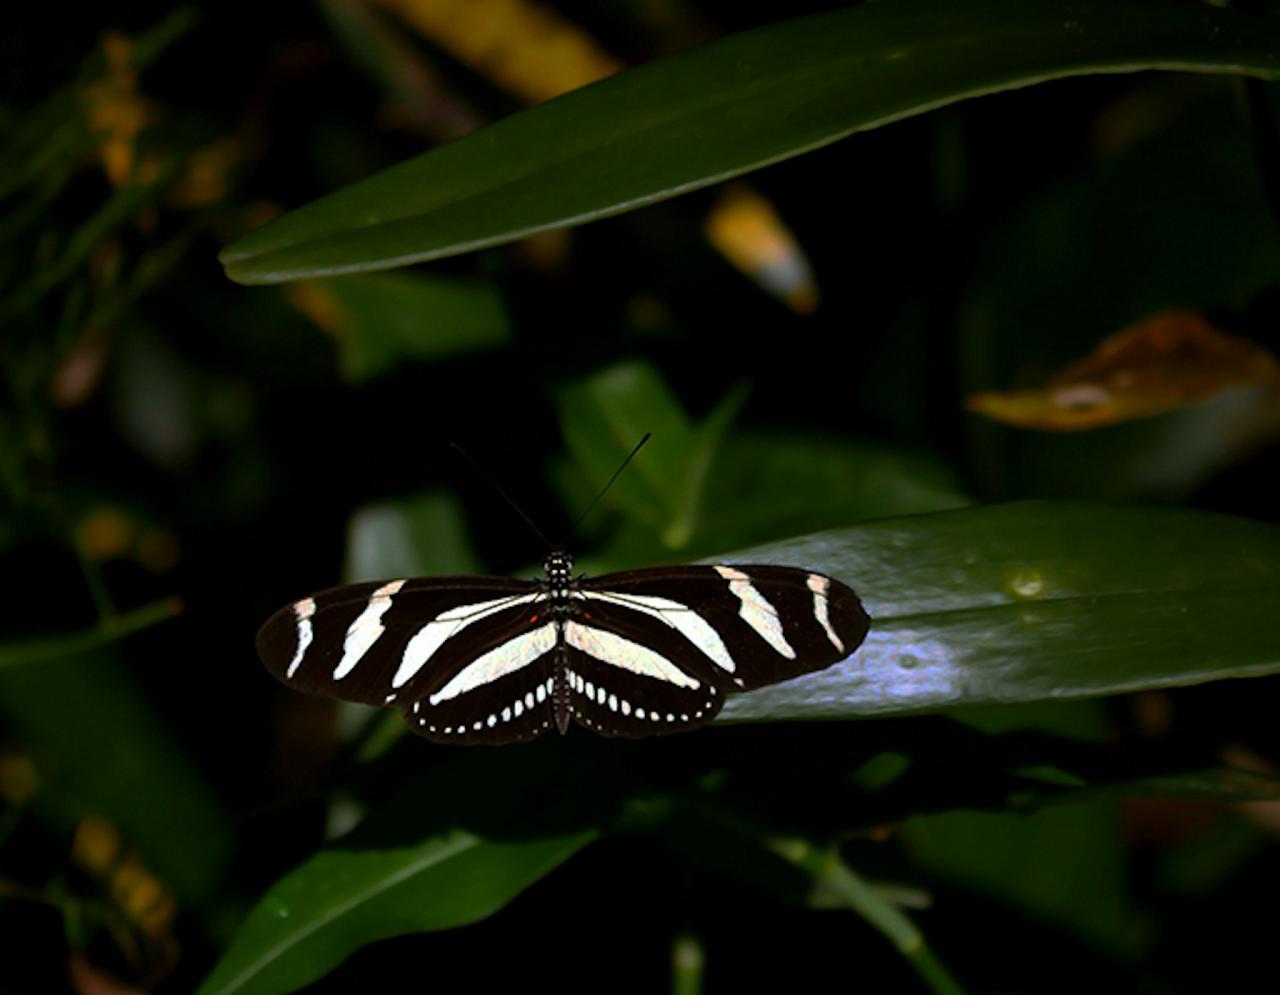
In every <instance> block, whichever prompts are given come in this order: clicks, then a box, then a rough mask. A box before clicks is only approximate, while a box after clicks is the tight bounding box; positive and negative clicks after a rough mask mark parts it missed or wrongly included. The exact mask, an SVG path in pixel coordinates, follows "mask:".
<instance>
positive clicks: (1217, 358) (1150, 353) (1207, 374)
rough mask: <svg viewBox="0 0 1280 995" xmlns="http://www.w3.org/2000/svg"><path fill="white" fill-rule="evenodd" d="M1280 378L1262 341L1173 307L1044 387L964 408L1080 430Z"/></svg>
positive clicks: (1009, 420)
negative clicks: (1240, 334) (1251, 339)
mask: <svg viewBox="0 0 1280 995" xmlns="http://www.w3.org/2000/svg"><path fill="white" fill-rule="evenodd" d="M1278 382H1280V365H1278V364H1277V362H1276V359H1275V357H1274V356H1272V355H1271V353H1269V352H1267V351H1266V350H1265V349H1263V348H1261V347H1260V346H1258V345H1257V344H1256V343H1254V342H1251V341H1250V340H1249V339H1245V338H1241V337H1240V336H1238V335H1228V334H1227V333H1225V332H1222V331H1219V330H1218V329H1217V328H1215V327H1214V326H1213V325H1211V324H1210V323H1209V322H1208V321H1207V320H1206V319H1205V318H1204V317H1203V316H1202V315H1199V314H1196V313H1195V312H1192V311H1166V312H1164V313H1163V314H1159V315H1156V316H1155V317H1153V318H1149V319H1147V320H1145V321H1140V322H1138V323H1137V324H1133V325H1130V326H1129V327H1127V328H1125V329H1122V330H1121V331H1119V332H1117V333H1116V334H1115V335H1112V336H1111V337H1110V338H1108V339H1106V340H1104V341H1103V342H1102V344H1101V345H1099V346H1098V348H1097V349H1095V350H1094V351H1093V353H1091V354H1090V355H1089V356H1086V357H1085V358H1084V359H1081V360H1079V361H1078V362H1075V363H1073V364H1071V365H1070V366H1068V367H1067V368H1066V369H1064V370H1062V371H1061V372H1060V373H1058V374H1057V375H1055V376H1053V377H1052V378H1050V380H1049V381H1048V382H1047V383H1046V384H1045V385H1044V386H1043V387H1037V388H1034V389H1031V390H1011V391H993V392H989V393H985V394H973V395H971V396H970V397H969V398H968V400H967V402H966V405H965V406H966V407H967V408H968V409H969V410H970V411H976V412H978V413H979V414H982V415H985V416H986V417H988V418H991V419H993V420H995V421H998V422H1001V423H1003V424H1005V425H1014V426H1017V427H1019V428H1033V429H1039V430H1041V431H1047V432H1076V431H1082V430H1084V429H1090V428H1100V427H1102V426H1104V425H1114V424H1116V423H1117V422H1122V421H1127V420H1129V419H1131V418H1144V417H1147V416H1149V415H1155V414H1159V413H1160V412H1163V411H1172V410H1174V409H1177V408H1183V407H1188V406H1190V405H1193V404H1198V403H1200V402H1201V401H1204V400H1207V399H1208V398H1210V397H1212V396H1213V395H1215V394H1217V393H1219V392H1221V391H1224V390H1228V389H1230V388H1232V387H1244V386H1251V385H1260V384H1275V383H1278Z"/></svg>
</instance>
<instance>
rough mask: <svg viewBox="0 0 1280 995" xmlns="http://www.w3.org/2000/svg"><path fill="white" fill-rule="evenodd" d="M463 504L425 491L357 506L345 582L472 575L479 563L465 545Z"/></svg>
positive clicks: (348, 539) (353, 520)
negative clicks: (441, 575)
mask: <svg viewBox="0 0 1280 995" xmlns="http://www.w3.org/2000/svg"><path fill="white" fill-rule="evenodd" d="M466 535H467V527H466V519H465V517H464V516H463V514H462V506H461V504H459V502H458V500H457V499H456V498H455V497H453V496H452V495H450V494H446V493H443V492H430V493H426V494H419V495H416V496H414V497H409V498H400V499H398V500H395V501H385V502H380V503H378V504H368V505H365V506H364V507H362V508H359V509H358V510H357V511H356V512H355V514H353V515H352V516H351V522H350V524H349V525H348V527H347V562H346V566H345V567H344V569H343V572H342V576H343V578H344V580H345V581H346V582H347V583H354V582H355V581H360V580H385V579H386V578H388V577H423V576H429V575H432V574H473V573H477V572H478V571H479V568H480V559H479V557H478V556H477V555H476V552H475V550H473V549H472V548H471V545H470V544H469V543H468V542H467V539H466Z"/></svg>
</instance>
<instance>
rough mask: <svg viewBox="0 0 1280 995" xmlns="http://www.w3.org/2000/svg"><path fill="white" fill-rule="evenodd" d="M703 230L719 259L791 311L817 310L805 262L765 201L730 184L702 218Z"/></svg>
mask: <svg viewBox="0 0 1280 995" xmlns="http://www.w3.org/2000/svg"><path fill="white" fill-rule="evenodd" d="M705 228H706V233H707V240H708V241H709V242H710V243H711V244H712V245H713V246H715V247H716V249H717V250H719V252H720V253H721V255H723V256H724V257H725V258H726V259H727V260H729V262H730V263H732V264H733V265H734V266H735V267H737V269H738V270H740V271H741V272H742V273H744V274H746V275H747V276H749V277H751V279H753V280H755V281H756V283H758V284H760V285H761V286H762V287H764V288H765V289H766V290H767V291H769V292H770V293H771V294H773V295H774V296H775V297H777V298H779V299H780V300H782V301H784V302H785V303H786V305H787V307H789V308H790V309H791V310H792V311H795V312H796V313H797V314H811V313H813V312H814V311H816V310H817V308H818V286H817V284H816V283H815V282H814V278H813V271H812V270H811V269H810V267H809V261H808V259H807V258H806V257H805V254H804V252H803V251H802V250H801V248H800V244H799V242H797V241H796V238H795V236H794V235H793V234H792V233H791V229H790V228H788V227H787V226H786V224H785V223H784V222H783V220H782V219H781V218H780V217H778V212H777V211H776V210H775V209H774V206H773V204H772V203H771V202H770V201H769V200H768V199H766V198H765V197H763V196H761V195H760V194H759V193H757V192H756V191H755V190H754V189H752V188H751V187H749V186H747V185H746V184H743V183H735V184H734V185H733V186H730V187H727V188H726V189H725V191H724V193H723V195H722V196H721V199H720V202H719V203H718V204H717V205H716V206H715V207H714V208H713V209H712V211H711V213H710V214H708V215H707V220H706V223H705Z"/></svg>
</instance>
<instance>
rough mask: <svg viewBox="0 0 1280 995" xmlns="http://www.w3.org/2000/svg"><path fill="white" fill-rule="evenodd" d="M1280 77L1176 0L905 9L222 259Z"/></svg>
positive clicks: (367, 243)
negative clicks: (994, 109) (999, 113)
mask: <svg viewBox="0 0 1280 995" xmlns="http://www.w3.org/2000/svg"><path fill="white" fill-rule="evenodd" d="M1143 69H1182V70H1191V71H1197V72H1226V73H1247V74H1252V75H1257V76H1261V77H1264V78H1273V77H1275V76H1277V75H1280V19H1277V18H1275V17H1270V16H1264V15H1261V14H1256V13H1252V12H1247V11H1244V10H1239V9H1220V8H1215V7H1212V6H1210V5H1208V4H1203V3H1184V2H1170V0H1130V2H1126V3H1123V4H1118V3H1115V2H1114V0H1038V2H1035V3H1028V2H1026V0H970V2H966V3H960V2H957V0H896V2H892V3H889V2H886V3H871V4H866V5H862V6H858V7H855V8H852V9H846V10H839V11H834V12H832V13H827V14H821V15H818V16H813V17H806V18H801V19H798V20H793V21H784V22H781V23H778V24H774V25H770V26H768V27H766V28H762V29H758V30H755V31H750V32H746V33H743V34H738V35H734V36H730V37H728V38H724V39H721V40H719V41H716V42H712V43H710V44H707V45H703V46H700V47H698V48H695V49H691V50H689V51H687V52H683V53H680V54H678V55H675V56H672V57H670V58H665V59H660V60H657V61H655V62H653V63H650V64H648V65H645V66H641V67H639V68H637V69H634V70H631V71H629V72H626V73H622V74H621V75H619V76H616V77H613V78H611V79H607V80H604V81H602V82H600V83H597V84H595V85H593V86H589V87H585V88H583V89H581V90H578V91H575V92H573V93H570V94H568V95H566V96H564V97H562V98H560V99H557V100H553V101H550V102H549V103H546V104H543V105H541V106H539V107H535V108H532V109H530V110H528V111H525V112H523V113H520V114H515V115H513V116H511V117H509V118H506V119H505V120H503V121H500V122H498V123H497V124H494V125H492V126H490V127H488V128H485V129H483V130H481V131H479V132H476V133H475V134H473V135H469V136H467V137H465V138H463V139H461V140H459V141H457V142H454V143H452V144H450V145H447V146H444V147H443V148H440V149H437V150H435V151H433V152H430V153H428V154H426V155H423V156H420V157H418V158H415V159H412V160H409V161H407V162H405V163H402V164H400V165H399V166H396V167H393V168H392V169H389V170H387V171H385V172H383V173H380V174H378V175H376V176H374V177H371V178H370V179H368V180H366V181H364V182H361V183H358V184H356V185H354V186H352V187H349V188H347V189H345V190H342V191H339V192H337V193H335V194H332V195H330V196H328V197H325V198H323V199H321V200H319V201H317V202H315V203H314V204H311V205H308V206H307V207H304V208H302V209H300V210H297V211H295V212H293V213H292V214H289V215H286V216H285V217H283V218H281V219H279V220H277V221H275V222H273V223H272V224H270V225H268V226H266V227H264V228H263V229H261V230H259V231H257V232H254V233H253V234H251V235H249V236H247V237H246V238H243V239H241V240H240V241H239V242H237V243H236V244H235V245H233V246H231V247H229V248H228V249H227V250H226V251H225V252H224V253H223V255H222V261H223V263H224V264H225V266H226V267H227V273H228V275H229V276H230V277H231V278H232V279H234V280H238V281H241V282H243V283H273V282H279V281H284V280H292V279H298V278H300V277H305V276H316V275H322V274H332V273H345V272H355V271H361V270H373V269H382V268H387V267H390V266H400V265H406V264H408V263H413V262H421V261H424V260H427V259H435V258H439V257H441V256H447V255H453V254H456V253H460V252H467V251H470V250H473V249H478V248H482V247H484V246H489V245H497V244H500V243H503V242H508V241H511V240H513V239H517V238H520V237H523V236H525V235H529V234H531V233H533V232H537V231H543V230H546V229H549V228H557V227H563V226H565V225H572V224H581V223H582V222H585V221H590V220H592V219H594V218H601V217H606V216H608V215H612V214H618V213H621V212H623V211H628V210H631V209H632V208H635V207H639V206H641V205H643V204H648V203H652V202H654V201H658V200H662V199H665V198H668V197H672V196H675V195H677V194H680V193H684V192H686V191H688V190H693V189H696V188H698V187H702V186H707V185H708V184H711V183H715V182H718V181H720V180H723V179H726V178H727V177H730V176H735V175H737V174H740V173H744V172H746V171H748V170H751V169H756V168H758V167H760V166H764V165H767V164H769V163H772V162H777V161H779V160H781V159H786V158H788V157H790V156H794V155H798V154H800V153H802V152H806V151H809V150H811V149H815V148H818V147H820V146H822V145H826V144H828V143H830V142H833V141H836V140H837V139H840V138H843V137H845V136H846V135H850V134H852V133H854V132H857V131H863V130H867V129H870V128H874V127H877V126H879V125H883V124H887V123H889V122H891V121H896V120H899V119H901V118H905V117H909V116H911V115H914V114H920V113H922V112H925V111H928V110H932V109H934V108H937V107H940V106H943V105H945V104H949V103H952V102H954V101H957V100H962V99H965V98H967V97H975V96H980V95H983V94H987V93H993V92H996V91H1000V90H1008V89H1013V88H1016V87H1022V86H1028V85H1031V84H1034V83H1040V82H1044V81H1046V80H1050V79H1056V78H1060V77H1065V76H1072V75H1079V74H1085V73H1103V72H1134V71H1137V70H1143Z"/></svg>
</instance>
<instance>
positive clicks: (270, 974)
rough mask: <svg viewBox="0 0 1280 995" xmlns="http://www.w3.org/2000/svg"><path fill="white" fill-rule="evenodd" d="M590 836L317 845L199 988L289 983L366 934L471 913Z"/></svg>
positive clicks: (244, 991)
mask: <svg viewBox="0 0 1280 995" xmlns="http://www.w3.org/2000/svg"><path fill="white" fill-rule="evenodd" d="M590 839H591V835H590V834H587V833H578V834H574V835H570V836H561V837H552V838H550V839H540V840H532V841H529V842H523V843H507V842H503V843H495V842H490V841H486V840H484V839H481V838H480V837H478V836H475V835H474V834H472V833H469V832H466V831H464V830H455V831H453V832H451V833H448V834H446V835H443V836H434V837H431V838H429V839H427V840H425V841H423V842H421V843H419V844H417V845H414V846H406V847H401V848H398V849H391V850H377V849H371V850H345V849H333V850H325V851H322V852H321V853H318V854H316V855H315V856H314V857H312V858H311V859H310V860H308V861H307V862H306V863H304V864H303V865H302V866H301V867H299V868H298V869H297V870H296V871H294V872H293V873H292V874H290V875H289V876H287V877H285V878H283V879H282V880H281V881H279V882H278V883H277V884H276V885H275V886H274V887H273V888H272V889H271V890H270V891H269V892H267V894H266V895H265V896H264V897H263V899H262V901H261V902H259V903H258V906H257V907H256V908H255V909H254V911H253V912H252V913H251V914H250V915H249V918H248V920H247V921H246V922H245V924H244V926H243V927H242V928H241V931H240V934H239V935H238V937H237V938H236V941H235V942H234V943H233V944H232V946H231V948H230V950H228V951H227V954H226V956H225V957H224V958H223V959H222V961H221V962H220V963H219V964H218V967H217V969H216V970H214V972H213V973H212V974H211V975H210V976H209V978H208V980H207V981H206V982H205V983H204V985H203V986H201V988H200V995H230V993H232V992H235V993H240V995H249V993H259V995H263V993H274V992H291V991H295V990H297V989H298V988H300V987H302V986H303V985H305V984H307V983H308V982H310V981H314V980H315V979H316V978H318V977H321V976H322V975H324V974H325V973H326V972H328V971H329V970H330V969H332V968H333V967H335V966H337V965H338V964H339V963H341V962H342V961H343V960H345V959H346V958H347V957H348V956H349V955H350V954H351V953H352V952H353V951H355V950H356V949H357V948H359V947H361V946H364V945H365V944H366V943H371V942H373V941H374V940H378V939H383V938H385V937H388V936H395V935H398V934H402V933H409V932H414V931H418V930H439V929H449V928H451V927H454V926H462V925H465V924H467V923H469V922H474V921H475V920H477V919H481V918H483V917H484V916H486V915H489V914H490V913H492V912H494V911H496V910H497V909H499V908H501V907H502V906H503V905H505V904H506V903H507V902H509V901H510V900H511V899H513V898H514V897H515V896H516V895H518V894H519V893H520V892H521V891H523V890H524V889H525V888H526V887H527V886H528V885H530V884H532V883H533V882H534V881H536V880H537V879H538V878H540V877H542V875H544V874H545V873H547V872H548V871H550V870H551V869H552V868H554V867H555V866H556V865H558V864H560V863H561V862H562V861H564V860H566V859H567V858H568V857H569V856H570V855H572V854H573V853H574V852H576V851H577V850H579V849H580V848H581V847H583V846H585V845H586V844H587V843H588V842H589V841H590ZM441 896H447V901H441Z"/></svg>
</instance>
